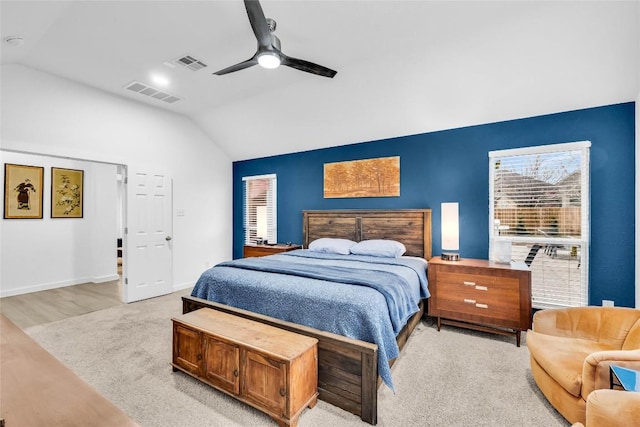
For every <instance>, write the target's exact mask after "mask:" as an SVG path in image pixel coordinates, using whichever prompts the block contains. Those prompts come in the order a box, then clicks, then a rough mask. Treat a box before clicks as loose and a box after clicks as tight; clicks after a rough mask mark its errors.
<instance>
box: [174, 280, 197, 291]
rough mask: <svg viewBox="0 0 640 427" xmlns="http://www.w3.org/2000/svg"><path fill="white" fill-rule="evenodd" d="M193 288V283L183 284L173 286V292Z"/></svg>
mask: <svg viewBox="0 0 640 427" xmlns="http://www.w3.org/2000/svg"><path fill="white" fill-rule="evenodd" d="M194 286H195V282H184V283H178V284H174V285H173V292H177V291H181V290H183V289H188V288H193V287H194Z"/></svg>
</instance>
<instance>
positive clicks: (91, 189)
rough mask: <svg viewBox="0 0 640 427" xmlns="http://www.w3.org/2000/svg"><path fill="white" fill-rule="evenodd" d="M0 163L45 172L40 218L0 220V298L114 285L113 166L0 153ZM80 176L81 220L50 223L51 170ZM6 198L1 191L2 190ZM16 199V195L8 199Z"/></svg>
mask: <svg viewBox="0 0 640 427" xmlns="http://www.w3.org/2000/svg"><path fill="white" fill-rule="evenodd" d="M0 159H1V163H5V162H6V163H15V164H22V165H31V166H42V167H44V182H43V188H38V189H37V193H36V194H34V195H32V197H36V195H40V194H42V196H43V204H42V214H43V215H42V216H43V218H42V219H4V220H3V221H2V245H1V246H2V255H3V257H2V269H1V271H0V283H2V288H0V296H3V297H4V296H10V295H17V294H23V293H27V292H34V291H39V290H44V289H52V288H57V287H60V286H68V285H74V284H78V283H85V282H96V283H97V282H104V281H108V280H117V279H118V274H117V270H116V255H115V249H114V247H115V243H114V242H115V239H116V237H115V236H116V235H117V230H116V227H117V225H116V211H115V209H113V208H111V209H109V206H114V202H115V199H116V181H115V168H116V167H115V166H114V165H105V164H98V163H90V162H81V161H74V160H68V159H61V158H52V157H43V156H34V155H29V154H21V153H11V152H1V153H0ZM52 166H55V167H62V168H68V169H81V170H83V171H84V187H85V190H84V194H83V218H51V215H50V213H51V167H52ZM2 192H3V193H4V186H3V188H2ZM7 196H8V197H15V194H8V195H7Z"/></svg>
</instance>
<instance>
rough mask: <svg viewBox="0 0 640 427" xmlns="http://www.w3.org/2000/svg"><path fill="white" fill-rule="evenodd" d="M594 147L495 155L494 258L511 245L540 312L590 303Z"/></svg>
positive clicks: (576, 145)
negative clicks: (528, 274)
mask: <svg viewBox="0 0 640 427" xmlns="http://www.w3.org/2000/svg"><path fill="white" fill-rule="evenodd" d="M590 146H591V143H590V142H588V141H583V142H576V143H568V144H554V145H546V146H537V147H528V148H522V149H514V150H501V151H492V152H490V153H489V193H490V194H489V198H490V200H489V212H490V214H489V220H490V226H489V234H490V236H489V237H490V239H489V241H490V253H493V246H494V242H496V241H500V240H507V241H510V242H511V246H512V257H513V258H514V260H520V261H524V262H526V263H527V264H528V265H529V266H530V268H531V271H532V298H533V305H534V307H536V308H551V307H571V306H582V305H587V303H588V253H589V147H590Z"/></svg>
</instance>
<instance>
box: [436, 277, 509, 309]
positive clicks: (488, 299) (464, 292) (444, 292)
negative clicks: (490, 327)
mask: <svg viewBox="0 0 640 427" xmlns="http://www.w3.org/2000/svg"><path fill="white" fill-rule="evenodd" d="M438 286H439V287H438V307H441V305H440V304H439V303H440V301H441V300H442V299H445V300H450V301H460V302H464V301H466V300H474V301H476V302H478V303H479V304H485V305H486V304H488V305H491V307H502V308H505V309H513V310H519V309H520V294H519V291H518V289H517V288H513V287H512V288H508V289H504V288H500V287H498V286H495V285H488V286H480V285H476V286H465V285H453V284H449V283H438Z"/></svg>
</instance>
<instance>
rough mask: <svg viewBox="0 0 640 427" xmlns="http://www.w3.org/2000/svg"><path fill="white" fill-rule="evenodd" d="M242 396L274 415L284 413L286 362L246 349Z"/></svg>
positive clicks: (285, 414) (282, 414)
mask: <svg viewBox="0 0 640 427" xmlns="http://www.w3.org/2000/svg"><path fill="white" fill-rule="evenodd" d="M242 375H243V383H242V393H241V395H242V397H243V398H245V399H246V400H248V401H251V402H253V403H255V404H257V405H259V406H260V407H262V408H264V409H265V410H266V411H268V412H271V413H273V414H274V415H276V416H279V417H282V416H285V417H287V416H289V414H287V413H286V407H287V398H288V394H289V393H288V390H287V388H288V384H287V363H286V362H285V361H281V360H274V359H272V358H268V357H266V356H264V355H261V354H259V353H256V352H253V351H250V350H246V351H245V354H244V357H243V369H242Z"/></svg>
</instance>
